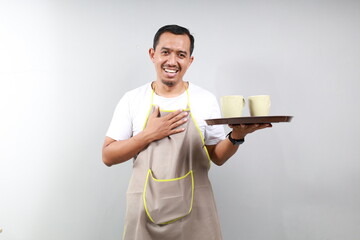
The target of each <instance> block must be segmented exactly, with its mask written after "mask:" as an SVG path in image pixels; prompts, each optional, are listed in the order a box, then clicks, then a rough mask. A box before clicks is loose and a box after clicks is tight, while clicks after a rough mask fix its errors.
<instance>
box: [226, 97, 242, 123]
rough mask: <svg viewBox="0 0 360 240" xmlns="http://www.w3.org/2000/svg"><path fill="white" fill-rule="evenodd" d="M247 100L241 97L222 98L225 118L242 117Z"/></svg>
mask: <svg viewBox="0 0 360 240" xmlns="http://www.w3.org/2000/svg"><path fill="white" fill-rule="evenodd" d="M244 105H245V99H244V97H243V96H240V95H230V96H222V97H221V98H220V106H221V113H222V116H223V117H224V118H232V117H241V115H242V112H243V108H244Z"/></svg>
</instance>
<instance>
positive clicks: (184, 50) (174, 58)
mask: <svg viewBox="0 0 360 240" xmlns="http://www.w3.org/2000/svg"><path fill="white" fill-rule="evenodd" d="M149 55H150V58H151V60H152V62H153V63H154V66H155V70H156V74H157V80H160V81H161V82H162V83H164V84H166V85H167V86H169V87H171V86H174V85H176V84H178V83H180V82H181V81H182V80H183V76H184V74H185V72H186V70H187V69H188V68H189V67H190V65H191V63H192V61H193V59H194V58H193V57H192V56H190V39H189V37H188V36H187V35H175V34H172V33H169V32H165V33H163V34H161V36H160V39H159V43H158V45H157V46H156V48H155V49H152V48H151V49H150V50H149Z"/></svg>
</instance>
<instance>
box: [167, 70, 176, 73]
mask: <svg viewBox="0 0 360 240" xmlns="http://www.w3.org/2000/svg"><path fill="white" fill-rule="evenodd" d="M164 70H165V72H167V73H176V72H177V70H172V69H164Z"/></svg>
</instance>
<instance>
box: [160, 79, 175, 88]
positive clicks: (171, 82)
mask: <svg viewBox="0 0 360 240" xmlns="http://www.w3.org/2000/svg"><path fill="white" fill-rule="evenodd" d="M161 82H162V83H163V84H165V85H166V86H168V87H172V86H174V85H175V83H176V81H171V80H161Z"/></svg>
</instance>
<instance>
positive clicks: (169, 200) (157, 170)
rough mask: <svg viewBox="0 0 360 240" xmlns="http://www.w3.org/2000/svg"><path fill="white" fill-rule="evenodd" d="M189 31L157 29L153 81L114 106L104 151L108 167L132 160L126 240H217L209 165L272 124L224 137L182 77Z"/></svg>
mask: <svg viewBox="0 0 360 240" xmlns="http://www.w3.org/2000/svg"><path fill="white" fill-rule="evenodd" d="M193 49H194V37H193V36H192V35H191V34H190V32H189V30H188V29H186V28H184V27H181V26H177V25H167V26H164V27H162V28H160V29H159V30H158V32H157V33H156V35H155V37H154V44H153V48H151V49H150V50H149V56H150V59H151V61H152V62H153V64H154V67H155V70H156V79H155V81H153V82H149V83H147V84H145V85H143V86H140V87H139V88H136V89H134V90H131V91H129V92H127V93H126V94H125V95H124V96H123V97H122V98H121V100H120V102H119V103H118V105H117V107H116V109H115V112H114V116H113V119H112V121H111V124H110V127H109V129H108V131H107V134H106V138H105V142H104V145H103V162H104V163H105V164H106V165H107V166H112V165H114V164H118V163H122V162H125V161H128V160H129V159H134V161H133V172H132V176H131V180H130V183H129V188H128V191H127V211H126V217H125V227H124V239H127V240H151V239H154V240H168V239H171V240H220V239H222V236H221V229H220V223H219V218H218V214H217V211H216V206H215V201H214V197H213V192H212V187H211V184H210V181H209V178H208V171H209V168H210V163H211V162H213V163H215V164H216V165H222V164H224V163H225V162H226V161H227V160H228V159H229V158H230V157H231V156H233V154H234V153H235V152H236V151H237V149H238V148H239V145H240V144H241V143H243V142H244V138H245V136H246V135H247V134H249V133H251V132H254V131H256V130H259V129H263V128H267V127H271V125H270V124H261V125H259V124H254V125H237V126H230V127H232V132H230V133H229V134H228V135H227V137H225V133H224V128H223V126H220V125H214V126H208V125H206V123H205V121H204V120H205V119H210V118H219V117H220V110H219V106H218V103H217V99H216V97H215V96H214V95H213V94H212V93H210V92H208V91H207V90H204V89H202V88H200V87H199V86H197V85H195V84H193V83H190V82H187V81H184V79H183V77H184V75H185V73H186V71H187V69H188V68H189V67H190V65H191V63H192V62H193V60H194V57H193V56H192V53H193Z"/></svg>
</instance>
